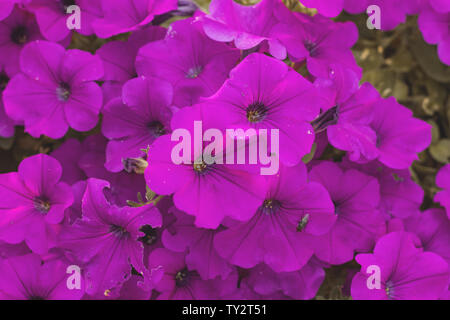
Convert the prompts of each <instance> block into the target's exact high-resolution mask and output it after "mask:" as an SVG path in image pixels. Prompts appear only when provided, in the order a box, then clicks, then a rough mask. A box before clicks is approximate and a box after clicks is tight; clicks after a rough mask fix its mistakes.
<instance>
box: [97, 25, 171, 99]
mask: <svg viewBox="0 0 450 320" xmlns="http://www.w3.org/2000/svg"><path fill="white" fill-rule="evenodd" d="M165 35H166V29H165V28H162V27H158V26H148V27H146V28H143V29H141V30H137V31H135V32H133V33H132V34H131V35H130V37H129V38H128V39H127V41H111V42H107V43H105V44H104V45H103V46H102V47H101V48H100V49H98V50H97V52H96V54H97V55H98V56H99V57H100V58H101V59H102V61H103V66H104V69H105V74H104V75H103V77H102V80H104V81H105V83H103V85H102V89H103V90H104V92H105V96H106V97H108V98H107V99H105V102H108V101H109V100H110V99H111V98H113V97H120V95H121V92H122V85H123V84H124V83H125V82H126V81H128V80H131V79H133V78H135V77H136V76H137V73H136V69H135V61H136V56H137V53H138V51H139V49H140V48H141V47H142V46H144V45H145V44H148V43H149V42H153V41H157V40H161V39H163V38H164V36H165ZM117 88H119V90H118V89H117Z"/></svg>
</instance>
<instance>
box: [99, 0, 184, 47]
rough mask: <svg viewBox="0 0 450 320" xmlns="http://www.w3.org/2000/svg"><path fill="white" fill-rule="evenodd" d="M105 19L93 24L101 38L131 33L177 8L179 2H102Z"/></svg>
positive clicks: (152, 0)
mask: <svg viewBox="0 0 450 320" xmlns="http://www.w3.org/2000/svg"><path fill="white" fill-rule="evenodd" d="M100 1H101V8H102V14H103V17H102V18H99V19H96V20H94V21H93V23H92V27H93V28H94V30H95V33H96V35H97V36H98V37H100V38H109V37H111V36H113V35H116V34H120V33H125V32H130V31H134V30H137V29H139V28H140V27H143V26H145V25H147V24H149V23H150V22H151V21H152V20H153V18H154V17H155V15H159V14H163V13H166V12H168V11H172V10H175V9H176V8H177V0H100Z"/></svg>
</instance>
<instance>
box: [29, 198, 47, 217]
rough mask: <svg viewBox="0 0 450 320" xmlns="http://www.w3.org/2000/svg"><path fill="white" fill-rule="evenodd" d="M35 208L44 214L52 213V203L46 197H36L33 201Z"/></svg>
mask: <svg viewBox="0 0 450 320" xmlns="http://www.w3.org/2000/svg"><path fill="white" fill-rule="evenodd" d="M33 205H34V208H35V209H36V210H37V211H39V212H40V213H42V214H47V213H48V212H49V211H50V201H49V200H48V199H47V198H45V197H36V198H34V199H33Z"/></svg>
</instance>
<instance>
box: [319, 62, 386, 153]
mask: <svg viewBox="0 0 450 320" xmlns="http://www.w3.org/2000/svg"><path fill="white" fill-rule="evenodd" d="M332 70H333V71H334V72H333V73H332V75H331V76H330V79H322V78H319V79H317V80H316V81H315V82H314V84H315V86H316V87H317V88H318V90H319V92H320V93H321V98H322V99H323V100H324V101H325V103H324V105H325V107H324V108H323V110H322V113H321V114H320V115H319V117H317V118H316V119H315V120H314V121H313V123H312V124H313V127H314V130H315V132H319V133H320V132H321V131H322V130H325V129H326V130H327V136H328V141H329V142H330V143H331V145H333V146H334V147H335V148H337V149H340V150H345V151H348V152H349V155H350V159H351V160H352V161H360V160H365V161H367V160H373V159H376V158H377V157H378V154H379V152H378V150H377V147H376V143H377V135H376V132H375V131H374V130H373V129H372V128H371V127H370V123H371V121H372V120H373V117H374V113H375V110H374V104H375V102H377V101H378V100H379V99H380V95H379V94H378V92H377V91H376V89H375V88H374V87H373V86H372V85H371V84H369V83H367V82H366V83H364V84H363V85H362V86H361V87H360V88H359V89H358V87H357V84H358V79H357V77H356V75H355V74H354V73H353V72H352V71H351V70H348V69H347V70H345V69H343V68H341V67H338V66H333V69H332Z"/></svg>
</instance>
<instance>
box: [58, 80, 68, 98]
mask: <svg viewBox="0 0 450 320" xmlns="http://www.w3.org/2000/svg"><path fill="white" fill-rule="evenodd" d="M56 95H57V97H58V100H59V101H67V100H69V97H70V86H69V85H68V84H67V83H65V82H61V84H60V85H59V87H58V88H56Z"/></svg>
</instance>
